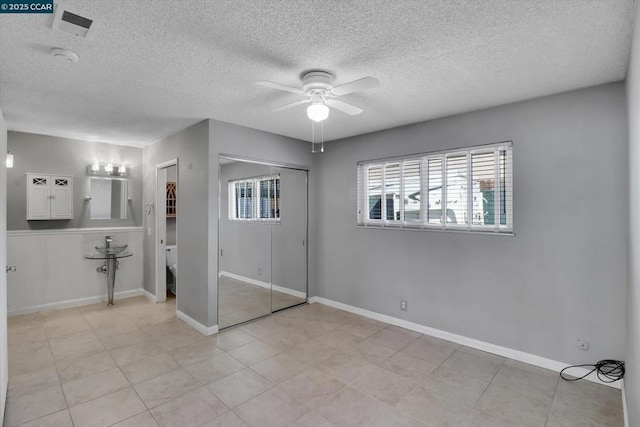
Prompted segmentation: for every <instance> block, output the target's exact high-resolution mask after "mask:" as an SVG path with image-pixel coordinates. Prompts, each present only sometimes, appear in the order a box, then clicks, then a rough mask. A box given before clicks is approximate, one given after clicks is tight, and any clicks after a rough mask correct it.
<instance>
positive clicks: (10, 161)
mask: <svg viewBox="0 0 640 427" xmlns="http://www.w3.org/2000/svg"><path fill="white" fill-rule="evenodd" d="M6 165H7V169H10V168H12V167H13V154H11V153H10V152H7V163H6Z"/></svg>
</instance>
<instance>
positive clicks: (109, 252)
mask: <svg viewBox="0 0 640 427" xmlns="http://www.w3.org/2000/svg"><path fill="white" fill-rule="evenodd" d="M127 246H128V245H126V244H122V243H114V242H113V240H112V239H111V237H109V236H107V237H106V238H105V244H104V245H98V246H96V247H95V249H96V251H98V253H97V254H89V255H85V258H87V259H103V260H105V263H104V265H102V266H100V267H98V268H97V269H96V271H97V272H99V273H107V295H108V302H107V304H108V305H113V291H114V287H115V283H116V270H117V269H118V259H120V258H127V257H130V256H132V255H133V254H132V253H131V252H125V249H127Z"/></svg>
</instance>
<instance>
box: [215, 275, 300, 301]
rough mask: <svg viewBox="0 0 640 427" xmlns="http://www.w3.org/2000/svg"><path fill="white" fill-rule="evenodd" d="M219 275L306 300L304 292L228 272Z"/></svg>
mask: <svg viewBox="0 0 640 427" xmlns="http://www.w3.org/2000/svg"><path fill="white" fill-rule="evenodd" d="M219 275H220V276H225V277H228V278H230V279H235V280H240V281H241V282H246V283H249V284H251V285H256V286H260V287H261V288H265V289H271V290H274V291H276V292H282V293H283V294H287V295H292V296H294V297H298V298H307V294H305V293H304V292H300V291H296V290H293V289H289V288H285V287H284V286H278V285H274V284H273V283H268V282H261V281H259V280H256V279H252V278H250V277H245V276H241V275H239V274H235V273H229V272H228V271H221V272H220V274H219Z"/></svg>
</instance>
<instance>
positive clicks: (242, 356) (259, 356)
mask: <svg viewBox="0 0 640 427" xmlns="http://www.w3.org/2000/svg"><path fill="white" fill-rule="evenodd" d="M278 353H280V351H279V350H277V349H275V348H273V347H271V346H270V345H269V344H267V343H265V342H262V341H260V340H256V341H251V342H250V343H247V344H245V345H243V346H240V347H238V348H234V349H233V350H231V351H229V353H228V354H229V355H231V356H232V357H233V358H234V359H236V360H239V361H240V362H242V363H244V364H245V365H247V366H250V365H253V364H256V363H258V362H261V361H263V360H265V359H268V358H270V357H272V356H275V355H276V354H278Z"/></svg>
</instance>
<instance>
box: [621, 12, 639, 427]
mask: <svg viewBox="0 0 640 427" xmlns="http://www.w3.org/2000/svg"><path fill="white" fill-rule="evenodd" d="M627 102H628V114H629V255H628V256H629V284H628V288H627V336H626V342H627V350H626V355H625V362H626V373H625V379H624V387H625V391H626V398H627V410H628V415H629V425H630V426H637V425H640V406H639V405H638V402H640V121H639V119H638V118H639V117H640V26H639V25H638V20H637V11H636V20H635V28H634V34H633V43H632V45H631V60H630V63H629V70H628V73H627Z"/></svg>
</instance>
